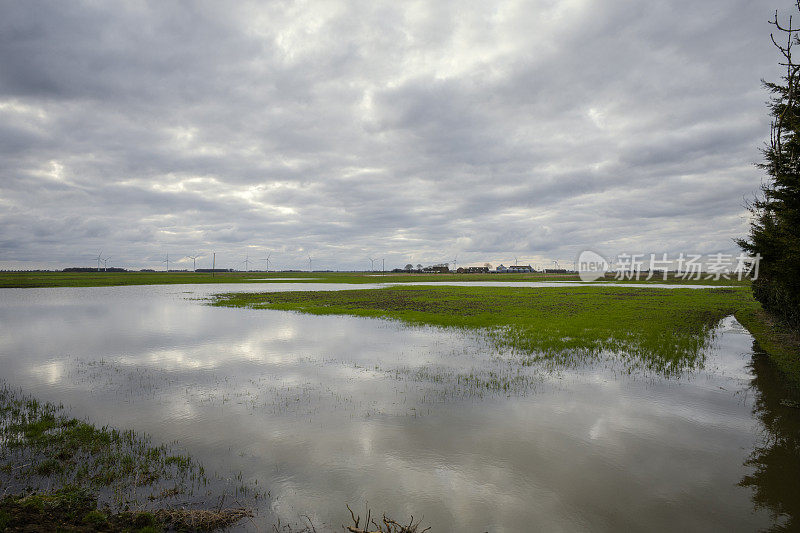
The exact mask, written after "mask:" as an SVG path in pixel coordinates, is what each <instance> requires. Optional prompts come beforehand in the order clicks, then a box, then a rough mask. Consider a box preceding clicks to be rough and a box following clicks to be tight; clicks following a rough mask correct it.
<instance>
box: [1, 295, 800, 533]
mask: <svg viewBox="0 0 800 533" xmlns="http://www.w3.org/2000/svg"><path fill="white" fill-rule="evenodd" d="M358 287H359V288H364V287H365V286H363V285H361V286H358ZM343 288H353V287H352V286H342V285H325V284H308V283H303V284H296V285H292V284H275V285H270V287H269V289H270V290H292V289H299V290H328V289H330V290H336V289H343ZM264 289H265V287H263V286H258V285H254V284H248V285H230V284H226V285H219V286H204V285H185V286H178V285H172V286H144V287H101V288H63V289H2V290H0V376H2V378H3V379H4V380H5V381H6V382H8V383H9V384H11V385H13V386H18V387H21V388H22V389H23V390H24V391H25V392H27V393H30V394H33V395H34V396H36V397H38V398H39V399H41V400H46V401H53V402H63V403H64V404H66V405H68V406H69V408H70V411H71V414H72V415H73V416H77V417H88V418H89V419H90V420H91V421H92V422H94V423H96V424H100V425H103V424H112V425H114V426H117V427H121V428H131V429H135V430H137V431H143V432H146V433H149V434H150V435H152V437H153V440H154V442H172V441H174V440H176V439H177V440H178V445H179V447H180V448H179V449H183V450H185V451H187V452H189V453H191V454H192V456H193V457H195V458H198V459H200V460H201V461H202V462H203V463H204V464H205V466H206V470H207V471H208V470H216V471H217V472H219V473H221V474H222V475H226V473H229V472H242V474H243V477H244V479H245V480H246V481H249V482H251V483H255V482H256V481H257V482H258V486H259V487H261V488H264V489H266V490H268V491H269V497H268V498H266V499H264V500H263V508H262V509H261V510H260V512H259V514H258V516H257V518H256V520H255V522H254V523H249V524H246V526H247V527H249V528H254V529H261V530H265V531H267V530H271V527H272V523H273V521H277V520H281V523H283V524H286V523H294V524H306V525H308V523H309V522H308V520H311V522H312V523H313V524H314V526H315V528H316V530H317V531H325V530H328V529H331V530H336V531H341V524H343V523H347V522H348V521H349V520H348V519H349V513H348V512H347V509H346V507H345V504H349V505H350V506H351V507H352V508H353V509H354V510H356V511H357V512H359V511H360V513H361V514H362V515H363V514H364V511H363V510H364V509H365V507H366V506H369V508H371V509H372V510H373V512H376V513H378V514H379V515H380V514H382V513H384V512H385V513H386V514H387V515H389V516H391V517H393V518H395V519H396V520H398V521H403V520H406V521H407V520H408V518H409V517H410V515H412V514H413V515H414V516H415V517H417V518H419V517H423V516H424V523H425V524H426V525H429V526H433V531H475V532H482V531H493V532H494V531H509V532H510V531H514V532H519V531H621V530H648V531H658V530H661V531H679V530H690V531H699V530H723V529H728V530H731V531H754V530H759V529H770V528H779V527H782V526H785V527H788V528H791V527H792V526H794V527H798V525H799V524H798V521H799V520H800V482H798V479H800V409H799V408H798V406H800V403H798V397H797V396H796V394H795V393H793V392H792V391H790V390H788V389H787V388H786V386H785V385H784V384H783V382H782V380H781V379H780V377H779V376H777V374H776V372H775V370H774V368H773V367H772V366H771V364H770V362H769V361H768V360H767V359H766V358H765V357H764V356H763V355H762V354H760V353H759V352H758V351H757V349H755V350H754V346H753V340H752V337H751V336H750V335H749V334H747V332H746V331H744V330H743V329H742V328H741V327H740V326H739V325H738V324H737V323H736V322H735V321H734V320H733V319H732V318H728V319H726V320H725V321H723V323H722V324H721V325H720V326H719V328H718V329H717V331H716V332H715V336H714V339H713V341H712V343H711V347H710V348H709V349H708V350H707V352H706V354H705V359H704V364H703V367H702V368H695V369H689V370H687V372H686V373H684V375H683V376H682V377H680V378H670V379H664V378H662V377H660V376H659V375H657V374H646V373H633V374H630V375H629V374H628V373H627V372H626V371H625V369H623V368H618V367H617V366H616V365H615V364H614V362H613V358H609V359H608V360H601V361H596V362H594V363H585V362H584V363H581V364H576V365H574V366H573V367H570V368H560V369H552V368H549V369H545V368H539V367H537V366H535V365H534V366H530V367H524V368H523V367H520V366H519V365H518V364H516V361H515V356H514V355H513V354H511V353H503V352H498V351H497V350H496V349H495V348H493V347H492V346H491V345H490V344H489V343H488V342H486V341H485V340H484V339H483V338H482V337H481V336H480V334H478V333H474V334H465V333H463V332H460V331H455V330H443V329H436V328H426V327H407V326H403V325H402V324H399V323H396V322H391V321H385V320H375V319H366V318H357V317H339V316H310V315H302V314H298V313H291V312H281V311H271V310H251V309H234V308H215V307H211V306H208V305H205V303H206V302H205V301H203V300H202V298H204V297H207V296H208V295H209V294H212V293H215V292H231V291H236V290H245V291H258V290H264ZM304 515H305V516H304ZM306 516H307V517H308V518H306Z"/></svg>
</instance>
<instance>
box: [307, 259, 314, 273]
mask: <svg viewBox="0 0 800 533" xmlns="http://www.w3.org/2000/svg"><path fill="white" fill-rule="evenodd" d="M308 271H309V272H313V271H312V270H311V256H310V255H309V256H308Z"/></svg>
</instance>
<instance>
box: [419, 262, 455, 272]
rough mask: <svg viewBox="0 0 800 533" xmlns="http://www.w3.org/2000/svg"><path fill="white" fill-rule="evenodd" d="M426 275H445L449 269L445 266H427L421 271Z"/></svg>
mask: <svg viewBox="0 0 800 533" xmlns="http://www.w3.org/2000/svg"><path fill="white" fill-rule="evenodd" d="M422 271H423V272H425V273H426V274H447V273H448V272H450V267H449V266H448V265H446V264H439V265H432V266H427V267H425V268H423V269H422Z"/></svg>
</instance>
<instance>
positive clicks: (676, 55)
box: [0, 0, 791, 269]
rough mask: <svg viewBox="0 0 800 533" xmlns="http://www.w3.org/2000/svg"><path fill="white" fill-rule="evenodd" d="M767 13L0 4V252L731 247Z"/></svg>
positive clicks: (757, 140)
mask: <svg viewBox="0 0 800 533" xmlns="http://www.w3.org/2000/svg"><path fill="white" fill-rule="evenodd" d="M789 7H791V2H788V1H783V2H782V3H771V2H764V1H750V0H703V1H697V0H691V1H689V0H669V1H647V2H642V1H636V0H630V1H626V0H604V1H595V2H591V1H580V0H577V1H575V0H531V1H493V2H486V1H478V2H448V1H443V0H437V1H434V2H430V1H425V2H396V1H392V2H376V1H374V0H369V1H364V2H290V1H276V2H264V3H237V4H236V5H234V4H233V3H229V2H208V3H203V2H199V3H191V2H152V3H147V2H66V1H59V2H51V3H41V2H34V1H0V268H35V267H44V268H61V267H65V266H89V265H94V264H96V262H95V261H94V259H93V258H94V257H95V256H97V254H98V253H99V252H101V251H102V253H103V255H104V256H110V257H111V259H110V261H109V266H112V265H114V266H123V267H129V268H142V267H148V268H162V269H163V268H164V265H163V264H162V263H161V261H162V260H163V259H164V255H165V254H167V253H169V254H170V258H171V261H173V263H172V264H171V267H175V268H186V267H187V266H188V268H191V260H189V259H182V258H185V256H188V255H200V256H201V257H200V258H199V259H198V260H197V262H198V268H199V267H208V266H210V252H211V251H216V253H217V266H218V267H219V266H222V267H235V268H243V267H244V265H243V264H241V261H243V260H244V258H245V257H246V256H247V255H248V254H249V257H250V258H251V260H253V259H259V258H263V257H264V255H265V254H266V253H267V252H271V253H272V257H271V266H272V267H273V268H281V269H283V268H304V269H307V268H308V255H311V257H312V259H313V267H314V268H315V269H316V268H327V269H364V268H369V266H370V263H369V260H368V257H373V258H386V267H387V268H394V267H396V266H402V265H404V264H405V263H408V262H411V263H413V264H416V263H422V264H430V263H433V262H440V261H450V260H452V259H453V258H455V257H458V263H459V264H482V263H484V262H491V263H493V264H495V265H496V264H497V263H500V262H503V263H505V264H509V263H513V261H514V258H515V257H517V258H518V261H520V262H524V263H539V264H544V263H547V262H552V260H553V259H559V260H561V261H562V262H563V261H571V260H573V259H574V258H575V256H576V255H577V254H578V253H579V252H580V251H581V250H584V249H592V250H596V251H598V252H600V253H603V254H605V255H615V254H619V253H665V252H666V253H675V254H677V253H678V252H697V253H706V254H709V253H714V252H720V251H721V252H730V253H733V252H736V247H735V245H734V244H733V242H732V238H734V237H737V236H743V235H745V234H746V233H747V224H748V221H747V212H746V210H745V209H744V203H745V201H746V200H747V199H750V198H752V196H753V194H754V193H755V192H757V190H758V188H759V185H760V182H761V179H762V172H761V171H760V170H758V169H757V168H755V167H754V165H753V164H754V163H755V162H758V161H759V160H760V157H761V156H760V153H759V149H760V147H762V146H763V143H764V141H765V140H766V139H767V138H768V133H769V117H768V114H767V110H766V107H765V105H764V103H765V101H766V99H767V94H766V92H765V91H764V89H763V88H762V87H761V83H760V80H761V79H762V78H765V79H769V80H775V79H776V78H777V76H779V75H780V71H779V69H778V67H777V61H778V56H777V53H776V50H775V49H774V47H773V46H772V44H771V42H770V39H769V34H770V31H771V29H772V28H771V26H770V25H769V24H768V20H769V19H770V18H771V17H772V13H773V10H774V9H776V8H781V9H784V8H789ZM179 260H181V261H183V262H181V263H179V262H178V261H179ZM250 267H251V268H255V267H260V268H263V267H264V262H263V261H262V262H260V263H253V262H251V263H250Z"/></svg>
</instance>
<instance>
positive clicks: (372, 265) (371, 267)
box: [367, 257, 375, 272]
mask: <svg viewBox="0 0 800 533" xmlns="http://www.w3.org/2000/svg"><path fill="white" fill-rule="evenodd" d="M367 259H369V271H370V272H375V260H374V259H373V258H371V257H367Z"/></svg>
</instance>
